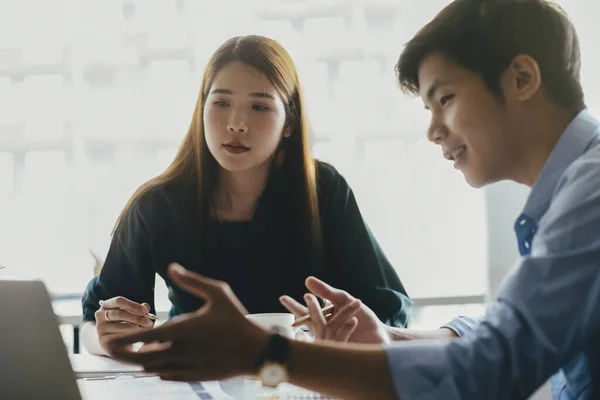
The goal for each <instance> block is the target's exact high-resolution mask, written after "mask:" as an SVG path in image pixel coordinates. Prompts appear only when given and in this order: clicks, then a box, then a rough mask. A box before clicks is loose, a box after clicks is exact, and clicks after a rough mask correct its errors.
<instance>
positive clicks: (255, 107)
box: [252, 104, 269, 111]
mask: <svg viewBox="0 0 600 400" xmlns="http://www.w3.org/2000/svg"><path fill="white" fill-rule="evenodd" d="M252 109H253V110H256V111H267V110H268V109H269V107H267V106H265V105H263V104H254V105H253V106H252Z"/></svg>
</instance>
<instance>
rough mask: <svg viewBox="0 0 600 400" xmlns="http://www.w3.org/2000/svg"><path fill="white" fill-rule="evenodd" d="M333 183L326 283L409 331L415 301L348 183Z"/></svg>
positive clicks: (326, 238) (329, 198)
mask: <svg viewBox="0 0 600 400" xmlns="http://www.w3.org/2000/svg"><path fill="white" fill-rule="evenodd" d="M327 167H328V168H330V169H333V167H331V166H327ZM334 171H335V170H334ZM330 179H331V182H329V183H328V184H327V186H328V188H327V193H326V194H325V195H326V196H327V198H326V201H325V209H324V213H323V214H322V220H323V221H324V222H325V224H324V226H323V231H324V232H323V233H324V244H325V246H324V253H325V262H326V266H327V276H326V277H324V279H325V280H326V281H328V282H329V283H331V284H332V285H334V286H336V287H339V288H341V289H344V290H346V291H347V292H349V293H351V294H352V295H353V296H356V297H357V298H359V299H361V301H362V302H364V303H365V304H366V305H367V306H368V307H369V308H371V309H372V310H373V311H374V312H375V314H377V316H378V318H379V319H380V320H381V321H383V322H385V323H386V324H388V325H391V326H397V327H405V326H406V324H407V320H408V317H409V315H410V312H411V308H412V300H411V299H410V298H409V297H408V294H407V292H406V290H405V289H404V286H403V285H402V282H401V281H400V278H399V277H398V274H397V273H396V270H395V269H394V268H393V267H392V265H391V264H390V262H389V261H388V259H387V257H386V256H385V254H384V252H383V250H382V249H381V247H380V246H379V243H377V240H376V239H375V237H374V235H373V233H372V232H371V230H370V229H369V227H368V226H367V224H366V222H365V221H364V219H363V217H362V215H361V213H360V210H359V208H358V204H357V203H356V199H355V197H354V193H353V192H352V189H351V188H350V186H349V185H348V183H347V182H346V180H345V179H344V178H343V177H342V176H341V175H340V174H338V173H337V172H335V174H333V177H331V178H330Z"/></svg>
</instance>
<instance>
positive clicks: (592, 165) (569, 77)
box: [112, 0, 600, 400]
mask: <svg viewBox="0 0 600 400" xmlns="http://www.w3.org/2000/svg"><path fill="white" fill-rule="evenodd" d="M397 71H398V76H399V81H400V83H401V86H402V87H403V88H404V89H406V90H407V91H409V92H411V93H416V94H418V95H419V96H420V97H421V99H422V100H423V102H424V104H425V107H426V108H427V109H428V110H429V112H430V113H431V123H430V127H429V129H428V132H427V135H428V138H429V139H430V140H431V141H432V142H433V143H435V144H437V145H439V146H440V147H441V149H442V153H443V156H444V157H445V158H447V159H449V160H450V161H452V162H453V164H454V167H455V168H456V169H458V170H459V171H461V172H462V173H463V175H464V176H465V178H466V180H467V182H468V183H469V184H471V185H472V186H475V187H481V186H484V185H486V184H489V183H493V182H497V181H500V180H512V181H515V182H519V183H522V184H525V185H528V186H530V187H531V188H532V191H531V194H530V196H529V199H528V201H527V204H526V205H525V208H524V211H523V213H522V214H521V216H520V217H519V218H518V219H517V221H516V223H515V230H516V233H517V241H518V244H519V248H520V251H521V254H522V258H521V259H519V260H518V262H517V265H516V266H515V268H514V270H513V272H512V273H511V274H510V276H509V277H508V278H507V279H506V281H505V282H504V284H503V287H502V288H501V290H500V293H499V295H498V298H497V300H496V301H495V302H494V303H492V304H491V305H490V306H489V308H488V310H487V312H486V315H485V317H483V318H479V319H469V318H459V319H457V320H455V321H452V322H451V323H449V324H448V325H446V326H444V327H443V328H442V329H440V330H438V331H435V332H414V331H408V330H401V329H394V328H387V327H384V326H382V324H380V323H378V322H377V321H376V319H375V318H374V316H373V313H372V312H371V311H370V310H369V309H368V308H366V307H365V306H364V305H361V304H360V302H359V301H357V300H356V299H354V298H353V297H352V296H351V295H350V294H348V293H345V292H342V291H339V290H336V289H334V288H331V287H329V286H327V285H326V284H324V283H322V282H319V281H316V280H314V279H311V280H309V281H308V282H307V286H308V287H309V289H310V290H311V291H312V292H313V293H314V294H316V295H317V296H319V297H324V298H328V299H329V300H331V301H332V303H333V304H334V305H335V307H336V310H338V311H337V312H336V313H335V316H334V318H332V319H331V320H330V321H326V320H325V319H324V318H323V317H322V316H321V315H320V313H319V311H318V306H317V303H316V298H315V297H314V296H312V295H309V296H307V297H306V300H307V305H308V309H302V308H301V307H302V306H301V305H299V304H297V303H291V302H289V299H284V300H283V301H284V303H286V304H287V305H288V306H289V307H290V308H291V309H293V310H295V311H296V312H297V313H303V312H309V313H310V314H311V315H312V318H313V321H314V322H313V326H314V327H315V328H316V329H320V330H324V331H326V334H325V335H323V336H324V337H326V338H330V339H337V338H346V337H348V336H350V341H354V342H362V343H365V342H367V343H377V342H379V343H386V345H384V346H381V344H379V345H345V346H343V345H339V344H334V343H302V342H296V341H287V340H285V339H281V338H280V337H278V336H277V335H276V334H269V333H267V332H265V331H262V330H260V329H259V328H258V327H256V326H254V325H252V324H250V323H249V322H247V321H246V319H245V318H244V316H243V314H244V308H243V306H242V305H241V304H240V303H239V301H237V299H236V298H235V296H234V295H233V293H231V291H230V290H229V289H228V288H227V286H225V285H223V284H222V283H220V282H215V281H211V280H208V279H206V278H203V277H201V276H198V275H196V274H193V273H190V272H186V271H185V270H182V269H181V268H180V267H177V266H174V267H172V268H171V270H170V273H171V276H172V278H173V280H174V281H175V282H177V283H178V284H180V285H181V286H182V287H184V288H186V289H187V290H189V291H190V292H192V293H195V294H196V295H198V296H202V297H204V298H206V299H207V300H208V301H207V305H206V306H205V307H204V308H202V309H200V310H199V311H198V312H196V313H194V314H190V315H188V316H186V317H184V318H182V319H180V320H179V321H177V322H173V323H171V324H167V325H166V326H163V327H160V328H157V329H155V330H152V331H148V332H144V333H140V334H133V335H128V336H127V337H123V338H120V339H117V340H115V341H114V342H113V344H112V349H113V352H114V355H115V356H116V357H119V358H122V359H125V360H131V361H134V362H138V363H141V364H143V365H144V366H145V368H146V369H147V370H149V371H154V372H158V373H159V374H160V375H161V376H163V377H165V378H167V379H174V380H194V379H200V380H206V379H221V378H225V377H229V376H232V375H240V374H259V375H260V376H261V378H264V379H265V380H268V381H269V382H272V383H278V382H279V381H282V380H288V381H290V382H291V383H294V384H297V385H301V386H306V387H309V388H312V389H314V390H318V391H321V392H325V393H329V394H332V395H336V396H339V397H343V398H359V399H386V398H402V399H417V398H418V399H438V398H444V399H480V398H485V399H512V398H526V397H528V396H529V395H531V394H532V393H533V392H534V391H535V390H536V389H537V388H538V387H539V386H540V385H541V384H542V383H544V381H546V380H547V379H548V378H550V379H551V382H552V390H553V396H554V398H555V399H560V400H565V399H580V400H583V399H590V398H595V397H594V396H598V395H600V392H598V389H599V385H600V381H599V373H600V370H599V369H598V364H599V360H600V345H599V344H598V343H600V311H599V310H598V304H600V121H599V120H597V119H595V118H594V117H593V116H592V115H591V114H590V113H589V112H588V111H587V110H586V107H585V103H584V96H583V90H582V88H581V84H580V76H579V73H580V56H579V45H578V39H577V34H576V32H575V29H574V28H573V26H572V24H571V23H570V22H569V20H568V18H567V16H566V15H565V14H564V12H562V10H560V9H559V8H558V7H557V6H555V5H553V4H552V3H550V2H547V1H543V0H503V1H502V0H496V1H494V0H479V1H478V0H455V1H454V2H452V3H451V4H450V5H448V6H447V7H446V8H445V9H444V10H442V11H441V12H440V13H439V14H438V15H437V16H436V17H435V18H434V19H433V20H432V21H431V22H430V23H429V24H427V25H426V26H425V27H424V28H423V29H421V30H420V31H419V32H418V33H417V34H416V35H415V37H413V39H412V40H411V41H410V42H409V43H408V44H407V46H406V48H405V49H404V51H403V53H402V54H401V56H400V59H399V61H398V64H397ZM440 202H443V199H440ZM349 332H350V333H351V334H350V335H349ZM455 336H460V338H459V339H452V338H453V337H455ZM419 338H438V339H440V340H435V341H418V340H417V341H403V342H402V343H394V344H389V342H390V341H400V340H405V339H419ZM137 341H144V342H151V341H159V342H163V344H162V345H160V346H158V347H157V348H156V349H155V350H149V351H147V352H143V353H132V352H130V351H129V350H128V347H127V345H128V344H129V343H134V342H137ZM357 366H360V368H359V367H357ZM592 390H595V391H596V394H595V395H594V394H592Z"/></svg>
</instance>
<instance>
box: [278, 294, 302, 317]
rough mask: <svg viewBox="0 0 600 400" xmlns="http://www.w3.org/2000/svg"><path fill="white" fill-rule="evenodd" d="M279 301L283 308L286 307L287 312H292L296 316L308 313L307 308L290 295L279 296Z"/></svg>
mask: <svg viewBox="0 0 600 400" xmlns="http://www.w3.org/2000/svg"><path fill="white" fill-rule="evenodd" d="M279 301H280V302H281V304H283V306H284V307H285V308H287V309H288V311H289V312H291V313H292V314H294V315H295V316H296V318H300V317H304V316H305V315H306V314H308V308H306V307H305V306H303V305H302V304H300V303H298V302H297V301H296V300H294V299H292V298H291V297H290V296H281V297H280V298H279Z"/></svg>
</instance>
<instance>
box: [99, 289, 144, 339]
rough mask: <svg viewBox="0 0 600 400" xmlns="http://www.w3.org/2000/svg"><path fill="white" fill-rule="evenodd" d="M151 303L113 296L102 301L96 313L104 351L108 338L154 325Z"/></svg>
mask: <svg viewBox="0 0 600 400" xmlns="http://www.w3.org/2000/svg"><path fill="white" fill-rule="evenodd" d="M149 312H150V305H149V304H148V303H144V304H139V303H136V302H134V301H131V300H129V299H126V298H125V297H121V296H118V297H113V298H111V299H108V300H104V301H102V302H101V303H100V308H99V309H98V311H96V313H95V314H94V317H95V318H96V332H97V333H98V342H99V343H100V346H101V347H102V349H103V350H104V351H107V350H108V348H107V346H106V344H107V342H108V340H109V339H110V338H111V337H112V336H114V335H116V334H122V333H133V332H137V331H140V330H144V329H150V328H152V327H153V326H154V321H153V320H152V319H150V316H149Z"/></svg>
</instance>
